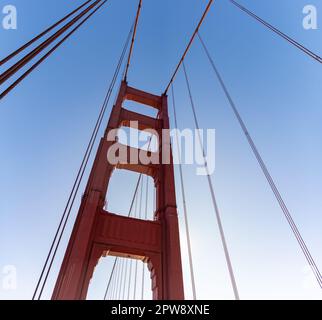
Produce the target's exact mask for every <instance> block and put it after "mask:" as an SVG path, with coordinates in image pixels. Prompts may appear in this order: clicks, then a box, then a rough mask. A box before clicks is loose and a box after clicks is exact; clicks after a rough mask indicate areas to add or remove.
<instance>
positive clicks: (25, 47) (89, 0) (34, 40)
mask: <svg viewBox="0 0 322 320" xmlns="http://www.w3.org/2000/svg"><path fill="white" fill-rule="evenodd" d="M91 1H92V0H87V1H86V2H85V3H83V4H82V5H80V6H79V7H78V8H76V9H75V10H73V11H72V12H70V13H69V14H67V15H66V16H65V17H64V18H62V19H61V20H59V21H57V22H56V23H54V24H53V25H51V26H50V27H48V28H47V29H46V30H44V31H43V32H41V33H40V34H38V35H37V36H36V37H34V38H33V39H31V40H30V41H28V42H27V43H25V44H24V45H23V46H21V47H20V48H19V49H17V50H15V51H14V52H12V53H11V54H9V55H8V56H7V57H5V58H3V59H2V60H1V61H0V66H2V65H3V64H5V63H6V62H8V61H9V60H11V59H12V58H14V57H15V56H16V55H18V54H19V53H20V52H22V51H23V50H25V49H27V48H28V47H30V46H31V45H32V44H33V43H35V42H36V41H37V40H39V39H40V38H42V37H43V36H44V35H46V34H47V33H49V32H50V31H51V30H53V29H55V28H56V27H57V26H59V25H60V24H61V23H63V22H64V21H66V20H67V19H68V18H70V17H71V16H72V15H74V14H75V13H76V12H78V11H79V10H80V9H82V8H83V7H85V6H86V5H87V4H88V3H90V2H91Z"/></svg>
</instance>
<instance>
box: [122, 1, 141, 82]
mask: <svg viewBox="0 0 322 320" xmlns="http://www.w3.org/2000/svg"><path fill="white" fill-rule="evenodd" d="M141 8H142V0H139V6H138V9H137V13H136V18H135V23H134V32H133V35H132V41H131V47H130V52H129V56H128V59H127V64H126V69H125V73H124V80H125V81H127V75H128V72H129V68H130V64H131V58H132V53H133V47H134V42H135V36H136V31H137V27H138V23H139V17H140V13H141Z"/></svg>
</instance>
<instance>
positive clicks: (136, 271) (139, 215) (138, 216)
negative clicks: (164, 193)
mask: <svg viewBox="0 0 322 320" xmlns="http://www.w3.org/2000/svg"><path fill="white" fill-rule="evenodd" d="M142 196H143V179H142V181H141V188H140V199H139V201H140V202H139V207H138V209H139V212H138V214H137V216H136V218H138V219H141V217H142ZM138 266H139V262H138V260H136V261H135V273H134V275H135V276H134V292H133V300H136V292H137V279H138Z"/></svg>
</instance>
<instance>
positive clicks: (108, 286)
mask: <svg viewBox="0 0 322 320" xmlns="http://www.w3.org/2000/svg"><path fill="white" fill-rule="evenodd" d="M141 179H142V173H141V174H140V175H139V178H138V181H137V183H136V187H135V190H134V194H133V198H132V201H131V205H130V209H129V213H128V217H130V216H131V213H132V210H133V207H134V204H135V199H136V196H137V193H138V190H139V186H140V182H141ZM118 260H119V258H115V261H114V265H115V264H116V262H117V261H118ZM114 272H115V268H114V267H113V268H112V271H111V274H110V277H109V281H108V284H107V288H106V291H105V292H108V291H109V289H110V286H111V279H112V277H113V274H114ZM106 295H107V294H106Z"/></svg>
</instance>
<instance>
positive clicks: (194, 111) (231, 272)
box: [183, 61, 239, 300]
mask: <svg viewBox="0 0 322 320" xmlns="http://www.w3.org/2000/svg"><path fill="white" fill-rule="evenodd" d="M183 70H184V74H185V78H186V84H187V88H188V92H189V97H190V103H191V109H192V112H193V118H194V122H195V126H196V128H197V129H198V130H197V133H198V138H199V143H200V146H201V148H202V153H203V158H204V165H205V169H206V171H207V179H208V184H209V189H210V194H211V198H212V202H213V206H214V209H215V213H216V218H217V223H218V227H219V231H220V237H221V241H222V245H223V249H224V252H225V257H226V263H227V267H228V271H229V276H230V281H231V285H232V288H233V291H234V295H235V299H236V300H239V293H238V288H237V283H236V280H235V275H234V271H233V267H232V263H231V259H230V255H229V251H228V246H227V241H226V237H225V233H224V229H223V226H222V222H221V216H220V212H219V207H218V204H217V199H216V196H215V190H214V187H213V184H212V180H211V176H210V173H209V168H208V164H207V160H206V154H205V150H204V148H203V144H202V139H201V135H200V126H199V122H198V118H197V113H196V108H195V105H194V101H193V98H192V93H191V87H190V83H189V78H188V74H187V70H186V66H185V63H184V61H183Z"/></svg>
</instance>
